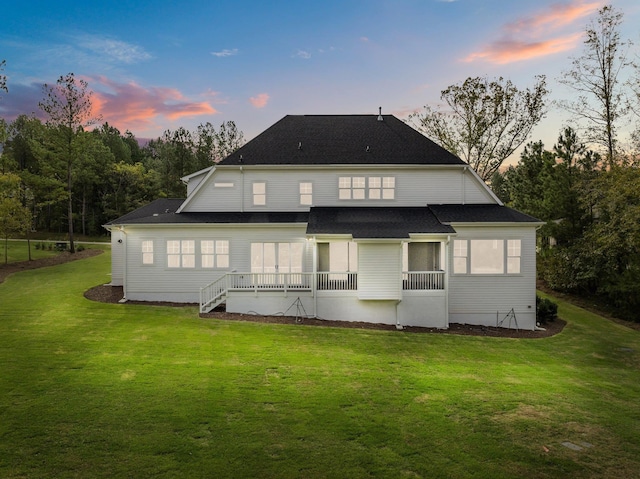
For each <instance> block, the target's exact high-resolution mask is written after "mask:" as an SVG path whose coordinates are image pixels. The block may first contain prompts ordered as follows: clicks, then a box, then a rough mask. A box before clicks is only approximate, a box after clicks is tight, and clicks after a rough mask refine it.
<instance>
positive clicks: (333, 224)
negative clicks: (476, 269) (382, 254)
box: [307, 206, 455, 238]
mask: <svg viewBox="0 0 640 479" xmlns="http://www.w3.org/2000/svg"><path fill="white" fill-rule="evenodd" d="M412 233H414V234H418V233H422V234H425V233H426V234H428V233H431V234H451V233H455V230H454V229H453V228H452V227H451V226H449V225H443V224H442V223H440V221H438V219H437V218H436V217H435V216H434V214H433V213H432V212H431V211H430V210H429V208H426V207H424V206H420V207H366V206H362V207H313V208H311V211H310V212H309V224H308V226H307V234H351V235H352V236H353V238H409V235H410V234H412Z"/></svg>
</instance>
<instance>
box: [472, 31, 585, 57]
mask: <svg viewBox="0 0 640 479" xmlns="http://www.w3.org/2000/svg"><path fill="white" fill-rule="evenodd" d="M580 38H582V32H579V33H574V34H572V35H567V36H564V37H559V38H553V39H551V40H546V41H540V42H525V41H518V40H499V41H496V42H493V43H492V44H491V45H489V46H487V47H486V48H485V49H484V50H481V51H479V52H475V53H472V54H470V55H469V56H467V57H466V58H465V59H464V61H466V62H473V61H476V60H487V61H490V62H491V63H498V64H505V63H512V62H518V61H522V60H530V59H532V58H537V57H543V56H547V55H553V54H554V53H560V52H564V51H567V50H571V49H572V48H573V47H574V46H575V45H576V44H577V43H578V42H579V41H580Z"/></svg>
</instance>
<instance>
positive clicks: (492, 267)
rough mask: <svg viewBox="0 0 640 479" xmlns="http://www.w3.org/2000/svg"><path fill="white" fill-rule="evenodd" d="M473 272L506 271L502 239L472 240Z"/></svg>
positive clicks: (471, 262) (494, 272) (471, 263)
mask: <svg viewBox="0 0 640 479" xmlns="http://www.w3.org/2000/svg"><path fill="white" fill-rule="evenodd" d="M470 243H471V248H470V249H471V251H470V253H471V254H470V256H471V257H470V259H471V261H470V266H471V267H470V272H471V274H502V273H504V242H503V241H502V240H471V241H470Z"/></svg>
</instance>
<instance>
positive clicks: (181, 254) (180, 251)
mask: <svg viewBox="0 0 640 479" xmlns="http://www.w3.org/2000/svg"><path fill="white" fill-rule="evenodd" d="M195 249H196V246H195V241H193V240H169V241H167V266H168V267H169V268H195V266H196V255H195Z"/></svg>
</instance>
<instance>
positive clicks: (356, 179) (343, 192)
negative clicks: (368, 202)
mask: <svg viewBox="0 0 640 479" xmlns="http://www.w3.org/2000/svg"><path fill="white" fill-rule="evenodd" d="M365 184H366V183H365V177H364V176H341V177H340V178H339V179H338V189H339V190H340V191H339V195H338V197H339V198H340V199H341V200H364V198H365V194H364V192H365Z"/></svg>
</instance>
